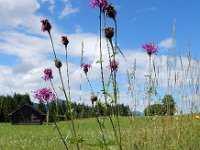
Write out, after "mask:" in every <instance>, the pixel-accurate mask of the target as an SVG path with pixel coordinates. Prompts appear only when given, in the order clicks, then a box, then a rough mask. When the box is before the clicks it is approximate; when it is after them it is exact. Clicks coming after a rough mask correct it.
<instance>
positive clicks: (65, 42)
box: [61, 36, 69, 46]
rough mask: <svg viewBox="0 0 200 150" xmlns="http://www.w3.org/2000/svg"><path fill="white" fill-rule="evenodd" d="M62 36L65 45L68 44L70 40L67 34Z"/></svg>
mask: <svg viewBox="0 0 200 150" xmlns="http://www.w3.org/2000/svg"><path fill="white" fill-rule="evenodd" d="M61 38H62V43H63V45H65V46H67V45H68V44H69V40H68V38H67V36H62V37H61Z"/></svg>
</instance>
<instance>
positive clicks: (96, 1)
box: [89, 0, 108, 103]
mask: <svg viewBox="0 0 200 150" xmlns="http://www.w3.org/2000/svg"><path fill="white" fill-rule="evenodd" d="M89 5H90V6H91V7H92V8H94V7H99V56H100V58H99V61H98V62H99V63H100V68H101V82H102V88H103V91H105V90H106V89H105V81H104V73H103V60H102V12H103V13H105V9H106V7H107V5H108V0H91V1H90V4H89ZM104 99H105V103H107V96H106V94H104Z"/></svg>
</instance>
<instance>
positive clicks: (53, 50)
mask: <svg viewBox="0 0 200 150" xmlns="http://www.w3.org/2000/svg"><path fill="white" fill-rule="evenodd" d="M48 34H49V38H50V40H51V46H52V49H53V54H54V57H55V60H57V57H56V52H55V48H54V45H53V38H52V36H51V32H50V31H48Z"/></svg>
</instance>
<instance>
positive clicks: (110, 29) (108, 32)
mask: <svg viewBox="0 0 200 150" xmlns="http://www.w3.org/2000/svg"><path fill="white" fill-rule="evenodd" d="M104 31H105V37H107V38H108V39H112V37H113V36H114V28H113V27H106V28H104Z"/></svg>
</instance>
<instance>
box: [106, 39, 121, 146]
mask: <svg viewBox="0 0 200 150" xmlns="http://www.w3.org/2000/svg"><path fill="white" fill-rule="evenodd" d="M109 42H110V45H111V47H112V51H113V61H114V62H115V55H116V49H115V48H114V46H113V43H112V39H109ZM111 76H112V82H113V92H114V101H115V109H116V108H117V107H118V106H117V102H118V100H117V75H116V70H113V71H111ZM116 116H117V125H118V132H119V138H118V135H117V132H116V128H115V127H114V123H113V121H112V118H111V117H110V121H111V124H112V126H113V131H114V133H115V137H116V140H117V142H118V145H119V149H120V150H122V143H121V127H120V122H119V110H118V109H117V114H116Z"/></svg>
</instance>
